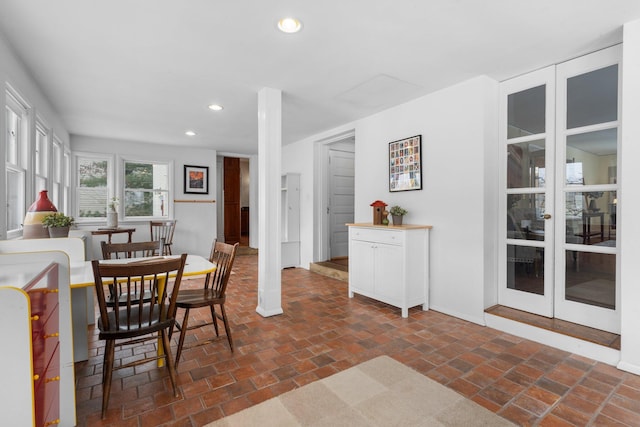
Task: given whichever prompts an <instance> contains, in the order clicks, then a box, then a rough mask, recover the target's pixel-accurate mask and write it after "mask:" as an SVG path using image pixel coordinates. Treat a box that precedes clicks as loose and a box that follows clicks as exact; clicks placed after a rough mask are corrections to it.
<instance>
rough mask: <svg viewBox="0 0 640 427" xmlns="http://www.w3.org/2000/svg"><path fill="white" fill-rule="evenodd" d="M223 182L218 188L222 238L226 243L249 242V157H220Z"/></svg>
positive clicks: (220, 236) (219, 236)
mask: <svg viewBox="0 0 640 427" xmlns="http://www.w3.org/2000/svg"><path fill="white" fill-rule="evenodd" d="M218 167H220V168H221V173H220V175H219V176H220V178H221V183H222V185H221V186H220V187H219V190H218V199H219V200H220V205H219V206H220V208H219V211H218V214H219V216H220V218H219V221H218V223H219V230H220V229H221V231H222V233H220V232H219V235H218V238H219V239H220V240H221V241H224V242H226V243H230V244H234V243H240V246H248V245H249V232H250V229H249V223H250V221H249V206H250V202H249V193H250V191H249V184H250V174H249V159H247V158H240V157H230V156H225V157H222V158H219V161H218Z"/></svg>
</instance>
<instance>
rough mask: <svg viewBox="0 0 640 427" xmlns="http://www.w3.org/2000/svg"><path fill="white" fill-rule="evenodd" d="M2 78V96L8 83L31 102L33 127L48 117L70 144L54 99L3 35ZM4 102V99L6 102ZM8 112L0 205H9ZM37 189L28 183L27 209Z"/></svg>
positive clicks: (2, 120)
mask: <svg viewBox="0 0 640 427" xmlns="http://www.w3.org/2000/svg"><path fill="white" fill-rule="evenodd" d="M0 82H1V83H2V99H3V100H4V99H5V89H6V85H7V84H9V85H10V86H11V87H12V88H13V89H14V90H16V91H17V92H18V94H19V95H20V96H21V97H22V98H23V99H24V100H25V101H26V102H27V103H28V104H29V106H30V107H31V110H30V121H31V123H30V126H31V128H32V129H34V127H33V126H35V121H34V119H33V118H35V117H36V115H38V116H40V117H41V118H42V119H43V120H46V125H47V126H48V127H49V130H52V131H53V133H54V134H55V135H56V136H57V137H58V138H59V139H60V141H62V143H63V144H64V145H65V146H66V147H69V134H68V132H67V130H66V128H65V126H64V125H63V123H62V120H61V119H60V117H59V115H58V113H57V112H56V111H55V110H54V109H53V107H52V106H51V103H50V102H49V100H48V99H47V97H46V94H44V93H42V92H41V90H40V88H39V87H38V85H37V83H36V82H35V81H34V80H33V78H32V77H31V73H30V72H29V71H28V70H27V69H26V67H25V66H24V65H23V64H22V62H21V61H20V60H19V59H18V57H17V56H16V55H15V54H14V53H13V51H12V50H11V48H10V47H9V45H8V44H7V42H6V40H5V39H4V38H3V37H2V36H1V35H0ZM3 104H4V102H3ZM6 132H7V125H6V114H5V113H4V109H3V111H2V114H0V135H2V137H1V138H0V189H2V191H0V206H6V205H7V193H6V191H4V189H5V188H6V173H5V167H6V157H5V156H6V138H5V137H4V136H5V135H6V134H7V133H6ZM35 197H36V190H35V189H33V188H32V187H31V183H30V182H28V183H27V187H26V200H25V205H26V206H25V209H26V208H28V207H29V205H31V203H32V202H33V201H34V200H35ZM6 226H7V224H6V221H5V219H4V217H3V219H2V220H1V221H0V239H4V238H6V236H7V234H6Z"/></svg>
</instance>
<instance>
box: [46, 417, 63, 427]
mask: <svg viewBox="0 0 640 427" xmlns="http://www.w3.org/2000/svg"><path fill="white" fill-rule="evenodd" d="M58 424H60V418H58V419H57V420H53V421H47V422H46V423H44V427H49V426H52V425H58Z"/></svg>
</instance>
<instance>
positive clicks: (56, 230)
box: [42, 212, 74, 238]
mask: <svg viewBox="0 0 640 427" xmlns="http://www.w3.org/2000/svg"><path fill="white" fill-rule="evenodd" d="M73 222H74V219H73V217H71V216H66V215H65V214H63V213H62V212H54V213H52V214H51V215H47V216H45V217H44V218H42V225H43V226H44V227H45V228H48V229H49V237H53V238H55V237H68V236H69V228H70V227H71V226H72V225H73Z"/></svg>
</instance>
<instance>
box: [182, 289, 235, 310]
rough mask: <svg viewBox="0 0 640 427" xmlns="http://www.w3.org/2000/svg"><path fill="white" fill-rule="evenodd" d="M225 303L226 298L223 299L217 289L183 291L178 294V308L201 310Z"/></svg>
mask: <svg viewBox="0 0 640 427" xmlns="http://www.w3.org/2000/svg"><path fill="white" fill-rule="evenodd" d="M224 302H225V296H224V295H223V296H222V297H221V296H220V292H219V291H218V290H216V289H183V290H181V291H180V292H179V293H178V299H177V300H176V307H179V308H199V307H207V306H209V305H211V304H222V303H224Z"/></svg>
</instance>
